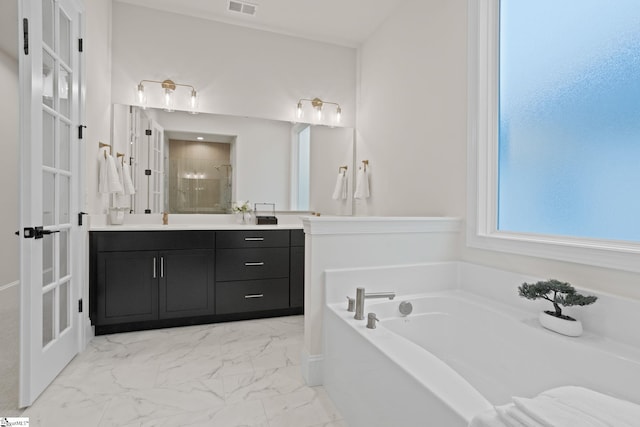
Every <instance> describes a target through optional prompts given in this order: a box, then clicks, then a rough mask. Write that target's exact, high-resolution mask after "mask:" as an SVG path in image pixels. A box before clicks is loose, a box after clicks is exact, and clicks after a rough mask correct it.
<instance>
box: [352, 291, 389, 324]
mask: <svg viewBox="0 0 640 427" xmlns="http://www.w3.org/2000/svg"><path fill="white" fill-rule="evenodd" d="M395 297H396V293H395V292H371V293H368V294H367V293H365V292H364V288H356V314H355V316H353V318H354V319H356V320H364V300H365V299H370V298H389V299H390V300H392V299H394V298H395Z"/></svg>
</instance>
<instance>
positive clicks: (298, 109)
mask: <svg viewBox="0 0 640 427" xmlns="http://www.w3.org/2000/svg"><path fill="white" fill-rule="evenodd" d="M296 116H297V117H298V118H299V119H301V118H302V101H299V102H298V108H297V111H296Z"/></svg>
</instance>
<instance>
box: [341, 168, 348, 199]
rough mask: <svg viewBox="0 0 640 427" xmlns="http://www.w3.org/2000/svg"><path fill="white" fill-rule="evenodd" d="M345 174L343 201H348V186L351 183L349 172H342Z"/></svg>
mask: <svg viewBox="0 0 640 427" xmlns="http://www.w3.org/2000/svg"><path fill="white" fill-rule="evenodd" d="M342 174H343V178H342V194H341V196H342V200H346V199H347V197H348V196H349V194H348V192H347V187H348V186H347V184H348V183H349V177H348V176H347V171H344V172H342Z"/></svg>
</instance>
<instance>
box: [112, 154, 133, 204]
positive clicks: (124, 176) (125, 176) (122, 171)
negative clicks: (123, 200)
mask: <svg viewBox="0 0 640 427" xmlns="http://www.w3.org/2000/svg"><path fill="white" fill-rule="evenodd" d="M116 169H117V171H118V180H119V181H120V184H121V185H122V191H123V194H124V195H125V196H129V195H131V194H135V192H136V190H135V189H134V188H133V182H131V174H130V173H129V165H128V164H126V163H122V162H119V161H116Z"/></svg>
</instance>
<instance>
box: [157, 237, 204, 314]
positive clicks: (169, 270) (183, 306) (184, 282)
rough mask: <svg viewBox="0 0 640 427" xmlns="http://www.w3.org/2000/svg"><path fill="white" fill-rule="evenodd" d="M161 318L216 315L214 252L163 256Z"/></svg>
mask: <svg viewBox="0 0 640 427" xmlns="http://www.w3.org/2000/svg"><path fill="white" fill-rule="evenodd" d="M159 259H160V267H159V268H160V270H159V280H160V281H159V299H160V318H161V319H171V318H179V317H190V316H205V315H211V314H214V310H215V305H214V251H212V250H202V249H200V250H176V251H163V252H160V253H159Z"/></svg>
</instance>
